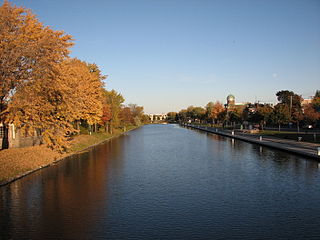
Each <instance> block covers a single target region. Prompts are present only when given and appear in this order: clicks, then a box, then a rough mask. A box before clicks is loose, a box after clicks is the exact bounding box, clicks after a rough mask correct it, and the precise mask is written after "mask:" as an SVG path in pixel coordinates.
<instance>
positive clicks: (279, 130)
mask: <svg viewBox="0 0 320 240" xmlns="http://www.w3.org/2000/svg"><path fill="white" fill-rule="evenodd" d="M279 132H280V123H279Z"/></svg>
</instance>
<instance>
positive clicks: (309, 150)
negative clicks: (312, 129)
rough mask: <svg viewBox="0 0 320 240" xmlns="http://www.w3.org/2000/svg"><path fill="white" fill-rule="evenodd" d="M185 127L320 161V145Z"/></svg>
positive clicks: (208, 128) (229, 131)
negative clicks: (319, 152)
mask: <svg viewBox="0 0 320 240" xmlns="http://www.w3.org/2000/svg"><path fill="white" fill-rule="evenodd" d="M184 126H186V127H191V128H194V129H198V130H201V131H205V132H209V133H213V134H217V135H221V136H225V137H230V138H233V139H238V140H242V141H246V142H250V143H255V144H259V145H261V146H266V147H270V148H276V149H279V150H282V151H286V152H290V153H294V154H299V155H301V156H305V157H309V158H313V159H316V160H318V161H320V155H319V154H318V148H319V147H320V144H314V143H307V142H298V141H294V140H289V139H280V138H276V137H271V136H260V135H257V134H249V133H241V132H237V131H231V130H221V129H217V128H211V127H202V126H197V125H191V124H186V125H184Z"/></svg>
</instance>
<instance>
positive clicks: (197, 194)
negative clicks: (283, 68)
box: [0, 125, 320, 239]
mask: <svg viewBox="0 0 320 240" xmlns="http://www.w3.org/2000/svg"><path fill="white" fill-rule="evenodd" d="M319 167H320V166H319V165H318V162H316V161H313V160H307V159H304V158H301V157H298V156H294V155H290V154H287V153H284V152H280V151H275V150H271V149H267V148H261V147H259V146H257V145H252V144H249V143H245V142H241V141H232V140H231V139H228V138H224V137H220V136H216V135H212V134H207V133H203V132H200V131H195V130H190V129H186V128H181V127H179V126H177V125H148V126H145V127H142V128H140V129H137V130H134V131H132V132H130V133H127V134H126V135H124V136H121V137H119V138H116V139H113V140H112V141H110V142H107V143H106V144H103V145H100V146H97V147H95V148H93V149H92V150H91V151H89V152H86V153H84V154H81V155H77V156H74V157H72V159H69V160H66V161H63V162H61V163H60V164H58V165H56V166H53V167H50V168H46V169H44V170H41V171H38V172H36V173H34V174H32V175H29V176H27V177H25V178H23V179H21V180H18V181H16V182H14V183H12V184H10V185H7V186H5V187H2V188H0V238H1V239H319V238H320V169H319Z"/></svg>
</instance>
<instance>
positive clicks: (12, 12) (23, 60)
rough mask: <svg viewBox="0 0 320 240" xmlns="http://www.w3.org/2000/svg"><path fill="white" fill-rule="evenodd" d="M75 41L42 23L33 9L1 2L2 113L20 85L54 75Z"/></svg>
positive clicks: (0, 61) (0, 104) (0, 59)
mask: <svg viewBox="0 0 320 240" xmlns="http://www.w3.org/2000/svg"><path fill="white" fill-rule="evenodd" d="M72 45H73V43H72V39H71V36H70V35H66V34H64V32H63V31H54V30H52V29H50V28H49V27H45V26H43V24H42V23H41V22H39V21H38V19H37V18H36V17H35V15H33V14H32V13H31V11H30V10H27V9H24V8H21V7H16V6H12V5H11V4H10V3H9V2H8V1H5V2H4V3H3V5H2V6H0V114H1V112H3V111H4V109H5V106H6V104H7V102H8V101H10V99H11V97H12V95H13V94H14V92H15V91H17V89H18V88H20V87H23V85H25V84H27V83H28V82H30V81H35V80H37V79H43V78H45V77H46V76H49V77H52V75H55V74H56V73H55V72H54V71H55V65H56V64H57V63H59V62H61V61H63V60H64V59H65V58H66V57H67V56H68V54H69V49H68V48H69V47H71V46H72ZM0 117H1V115H0ZM0 120H3V116H2V119H1V118H0Z"/></svg>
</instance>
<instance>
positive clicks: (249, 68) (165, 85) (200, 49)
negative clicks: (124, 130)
mask: <svg viewBox="0 0 320 240" xmlns="http://www.w3.org/2000/svg"><path fill="white" fill-rule="evenodd" d="M0 2H1V3H2V2H3V1H2V0H1V1H0ZM11 2H12V3H14V4H15V5H18V6H25V7H27V8H31V9H32V10H33V12H34V13H35V14H36V15H37V16H38V18H39V19H40V21H41V22H43V23H44V24H45V25H49V26H51V27H52V28H53V29H56V30H64V31H65V32H66V33H68V34H71V35H72V36H73V37H74V39H75V46H74V47H73V48H72V54H71V55H72V57H77V58H79V59H81V60H85V61H88V62H94V63H96V64H98V65H99V67H100V68H101V70H102V72H103V73H104V74H106V75H109V77H108V79H107V80H106V87H107V89H115V90H117V91H119V92H121V93H122V94H123V95H124V97H125V98H126V103H136V104H139V105H143V106H144V108H145V112H147V113H167V112H169V111H179V110H180V109H182V108H186V107H188V106H189V105H194V106H205V105H206V104H207V103H208V102H209V101H216V100H220V101H223V102H225V99H226V96H227V95H228V94H229V93H232V94H233V95H235V97H236V101H237V102H244V101H251V102H254V101H256V100H257V101H258V100H259V101H274V102H275V101H276V98H275V93H276V92H277V91H278V90H286V89H288V90H293V91H294V92H296V93H298V94H301V95H302V96H303V97H306V98H307V97H309V96H311V95H313V94H314V92H315V90H316V89H320V1H319V0H299V1H296V0H287V1H285V0H274V1H273V0H268V1H267V0H251V1H247V0H234V1H232V0H230V1H229V0H220V1H219V0H217V1H215V0H127V1H122V0H91V1H88V0H86V1H85V0H12V1H11Z"/></svg>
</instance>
